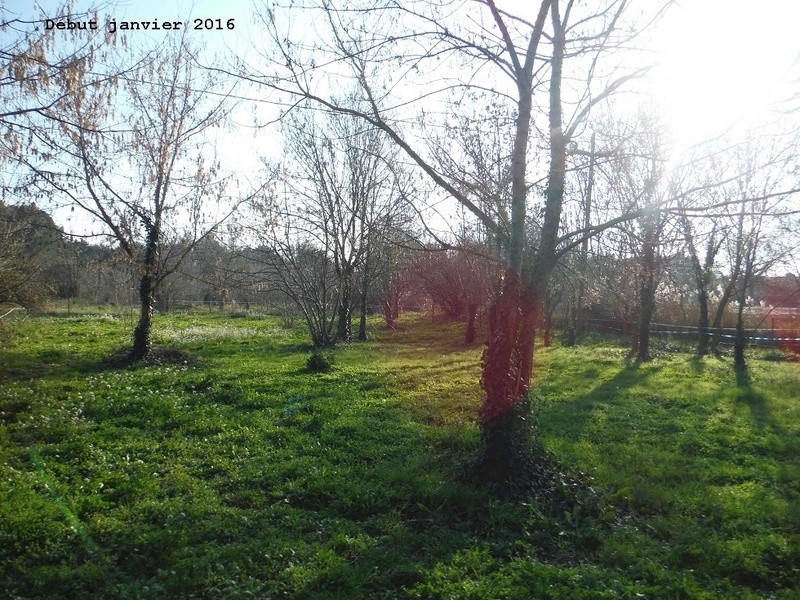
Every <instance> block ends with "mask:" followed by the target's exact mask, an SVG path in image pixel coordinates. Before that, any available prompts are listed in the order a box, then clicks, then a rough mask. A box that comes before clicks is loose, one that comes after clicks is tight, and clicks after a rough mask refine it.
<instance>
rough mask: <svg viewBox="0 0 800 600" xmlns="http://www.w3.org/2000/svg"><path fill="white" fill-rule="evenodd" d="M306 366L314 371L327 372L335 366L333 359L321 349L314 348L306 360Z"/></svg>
mask: <svg viewBox="0 0 800 600" xmlns="http://www.w3.org/2000/svg"><path fill="white" fill-rule="evenodd" d="M306 367H307V368H308V370H309V371H311V372H313V373H327V372H328V371H330V370H331V368H333V360H332V359H331V357H330V356H329V355H327V354H324V353H323V352H322V351H321V350H314V352H312V353H311V356H309V357H308V360H307V361H306Z"/></svg>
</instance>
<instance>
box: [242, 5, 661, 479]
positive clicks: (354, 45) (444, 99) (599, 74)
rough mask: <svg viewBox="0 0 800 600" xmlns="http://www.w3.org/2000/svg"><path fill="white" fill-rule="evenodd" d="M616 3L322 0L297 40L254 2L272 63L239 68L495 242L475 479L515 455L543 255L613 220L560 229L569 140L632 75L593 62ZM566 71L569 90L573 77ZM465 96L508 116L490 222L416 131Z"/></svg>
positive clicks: (476, 195) (545, 275) (510, 470)
mask: <svg viewBox="0 0 800 600" xmlns="http://www.w3.org/2000/svg"><path fill="white" fill-rule="evenodd" d="M628 4H629V3H628V2H625V1H618V0H608V1H605V2H602V3H601V6H593V7H592V8H587V7H585V6H584V5H582V4H580V3H576V2H574V1H573V0H566V1H564V0H543V1H542V2H539V3H537V4H536V6H534V7H531V8H530V9H529V10H528V11H526V13H525V14H511V13H509V12H507V11H505V10H503V9H502V8H500V7H499V6H498V5H497V3H496V2H494V0H482V1H480V2H463V3H458V4H457V5H453V4H452V3H429V2H402V3H399V2H389V3H388V4H387V3H386V2H380V3H369V2H368V3H365V4H363V5H361V6H359V7H354V6H350V7H348V8H347V9H342V10H338V9H336V8H335V7H332V6H330V5H329V4H327V3H324V4H322V6H320V7H319V8H318V9H317V11H316V13H313V9H312V11H309V10H308V7H304V9H306V11H305V16H304V18H314V19H315V21H316V22H317V23H319V24H320V25H322V24H325V25H327V27H328V33H329V36H328V37H327V38H325V39H324V40H319V41H318V42H317V43H316V44H311V46H310V47H309V45H308V44H300V43H297V42H296V40H293V39H291V37H290V35H289V34H287V32H286V31H285V30H284V28H285V27H286V24H285V22H284V20H283V17H284V16H285V13H284V12H283V11H282V10H278V9H274V8H271V7H264V9H263V11H262V13H261V16H262V17H263V21H264V25H265V28H266V31H267V32H268V33H269V34H270V36H271V38H272V42H273V48H272V51H271V54H272V55H273V56H275V61H274V63H272V64H270V65H269V68H270V70H271V73H270V74H268V75H264V76H259V75H258V74H256V73H252V72H251V73H250V74H249V78H250V79H251V80H252V81H255V82H259V83H262V84H263V85H265V86H267V87H269V88H270V89H271V90H273V91H278V92H283V93H286V94H288V95H290V97H291V99H290V100H289V102H290V103H292V104H296V103H302V102H310V103H312V104H314V105H316V106H317V107H321V108H325V109H327V110H329V111H331V112H334V113H337V114H345V115H351V116H355V117H357V118H359V119H361V120H363V121H364V122H365V123H368V124H370V125H371V126H372V127H375V128H378V129H381V130H382V131H383V132H384V133H385V134H386V135H387V136H388V138H389V139H391V140H392V142H393V143H394V144H395V145H396V146H397V147H399V148H400V149H401V150H402V151H403V152H404V154H405V156H406V157H407V158H408V159H409V160H410V161H411V162H412V163H413V164H415V165H416V167H417V168H418V169H419V170H420V171H421V172H422V173H424V174H425V175H426V176H427V177H428V178H429V180H430V181H431V182H432V183H434V184H435V185H436V186H438V187H439V188H440V189H441V190H442V191H444V192H445V193H447V194H448V195H449V196H451V197H452V198H454V199H455V200H456V201H457V202H459V203H460V204H461V205H463V206H464V207H465V208H466V209H467V210H469V211H470V212H471V213H472V214H473V215H474V216H475V217H476V218H477V219H478V220H479V221H480V223H481V225H482V226H483V227H484V228H485V230H486V232H487V233H488V234H489V235H490V236H491V238H492V239H493V241H494V243H495V244H496V246H497V247H498V248H499V249H500V252H501V255H502V260H503V263H504V266H503V275H502V278H501V280H502V284H501V287H500V291H499V293H497V294H496V296H495V298H494V301H493V303H492V307H491V308H490V310H489V329H490V331H489V341H488V344H487V347H486V350H485V352H484V356H483V375H482V378H481V382H482V386H483V389H484V393H485V395H484V402H483V406H482V407H481V410H480V414H479V424H480V427H481V431H482V438H483V442H484V455H483V459H482V460H481V461H480V464H479V466H478V476H479V478H481V479H483V480H486V481H494V482H503V481H507V480H508V479H509V477H511V476H512V475H513V474H514V471H515V470H517V468H519V467H521V466H523V464H524V463H525V461H526V460H527V458H526V457H525V452H526V451H527V448H528V447H529V437H528V436H529V435H530V431H529V429H528V428H527V427H526V426H525V422H526V417H525V415H524V399H525V398H526V395H527V392H528V388H529V385H530V380H531V375H532V372H533V350H534V336H535V329H536V324H537V321H538V319H539V313H540V310H541V302H542V300H543V298H545V297H546V295H547V289H548V284H549V281H550V276H551V274H552V272H553V269H554V268H555V265H556V262H557V261H558V259H559V257H560V256H561V255H562V254H563V253H564V252H566V251H568V250H569V249H571V248H572V247H575V246H576V245H580V244H581V238H582V237H585V236H587V235H591V234H593V233H596V232H598V231H601V230H602V229H604V228H606V227H609V226H611V225H612V224H611V223H609V224H599V225H593V226H591V227H589V228H584V229H581V230H577V231H562V230H561V225H562V211H563V205H564V200H565V187H566V175H567V166H568V160H567V159H568V153H569V148H570V144H571V142H572V141H574V140H575V139H576V136H578V135H579V134H580V133H581V132H582V127H583V125H584V123H585V122H586V119H587V118H588V117H589V115H590V114H591V112H592V110H593V108H594V107H595V106H597V105H598V104H599V103H601V102H603V101H604V100H605V99H606V98H608V97H609V96H610V95H611V94H613V93H614V92H615V91H617V90H618V89H619V88H621V87H622V86H623V84H625V82H626V81H628V80H629V79H631V78H632V77H635V76H637V75H639V74H641V72H642V71H641V70H630V71H627V72H613V71H611V70H603V69H602V68H601V66H602V63H603V61H602V58H603V56H604V54H605V52H606V51H608V50H611V49H613V48H618V47H620V46H621V45H622V44H623V43H624V42H627V41H630V39H632V37H634V36H635V34H636V32H637V30H636V29H635V28H632V27H631V23H628V22H626V8H627V7H628ZM655 8H656V10H655V13H657V12H658V11H659V7H655ZM310 13H313V16H308V15H309V14H310ZM570 67H572V70H571V71H569V72H568V73H565V69H569V68H570ZM490 72H491V74H490ZM275 73H278V75H277V76H276V75H275ZM343 76H349V77H351V79H352V80H353V81H355V82H356V83H357V84H358V86H359V95H360V99H361V100H362V104H361V105H359V106H358V107H354V106H352V105H343V104H341V103H339V102H337V101H336V99H335V97H333V96H332V95H331V94H330V93H328V91H329V89H330V86H331V85H332V80H333V79H334V78H337V79H341V77H343ZM578 80H580V81H583V82H584V84H583V87H582V88H576V87H575V86H574V85H573V84H572V82H574V81H578ZM565 81H567V82H569V83H567V84H566V86H565V83H564V82H565ZM412 90H418V91H417V92H414V91H412ZM465 90H466V92H465ZM467 92H468V93H467ZM540 97H542V99H543V100H544V102H539V99H540ZM477 98H481V99H482V100H485V101H486V102H487V103H488V104H490V105H491V104H496V103H500V104H503V105H505V106H507V107H508V109H509V111H508V112H510V113H512V114H513V115H514V118H513V123H511V124H510V127H509V135H508V136H507V139H508V140H509V141H508V146H507V147H506V149H505V155H506V156H508V162H509V165H510V166H509V171H508V173H509V179H510V193H509V194H508V199H507V215H508V218H507V219H501V218H498V215H499V214H500V211H499V210H494V211H489V210H487V209H485V207H486V205H487V204H488V203H489V202H490V201H491V199H489V198H485V197H481V196H480V190H471V189H465V188H464V187H462V186H461V185H459V183H458V182H454V181H452V180H451V179H450V178H448V176H447V174H446V172H445V170H444V169H441V168H440V166H439V165H438V163H437V161H436V153H435V152H431V151H430V149H429V147H428V145H427V144H426V142H425V136H424V133H421V131H422V130H424V129H425V128H429V127H431V126H438V127H447V126H448V125H449V121H451V117H450V116H451V115H453V114H457V113H458V112H459V111H461V110H462V108H461V101H462V100H464V104H472V103H474V102H475V101H476V100H477ZM535 102H536V103H535ZM565 102H568V103H569V104H567V106H568V108H567V109H565ZM362 106H363V108H362ZM534 107H537V108H543V110H544V112H545V114H546V115H547V119H546V120H547V123H546V124H543V126H542V128H541V130H542V131H544V132H545V137H544V139H543V140H541V146H543V147H545V148H546V149H547V150H546V151H547V152H548V153H549V160H547V161H540V162H539V166H540V167H541V168H540V169H539V170H538V171H537V170H533V169H530V168H529V166H530V162H531V159H532V158H533V157H532V156H531V153H532V152H534V151H535V150H537V149H538V148H537V145H536V144H533V143H532V128H533V124H534V117H535V116H536V111H534ZM414 109H416V115H414ZM415 116H416V119H417V120H416V122H415V121H414V120H413V119H414V117H415ZM543 163H544V164H543ZM542 171H544V172H545V173H546V175H545V176H544V178H543V179H544V181H545V185H544V190H543V196H544V197H543V202H542V203H541V205H540V206H537V207H536V208H538V211H537V212H538V213H539V219H538V220H537V221H538V222H537V224H536V225H535V227H536V231H535V234H534V233H532V232H531V231H530V230H529V225H530V224H531V220H530V219H529V217H530V216H531V212H532V211H530V209H531V208H532V206H533V205H534V198H533V190H534V189H536V188H535V187H534V183H533V182H534V181H536V180H538V179H539V178H540V177H542ZM627 218H630V217H627Z"/></svg>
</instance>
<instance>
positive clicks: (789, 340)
mask: <svg viewBox="0 0 800 600" xmlns="http://www.w3.org/2000/svg"><path fill="white" fill-rule="evenodd" d="M587 324H588V326H589V330H590V331H594V332H596V333H611V334H616V335H627V334H633V333H634V332H635V331H636V327H637V326H636V324H635V323H625V322H622V321H613V320H601V319H590V320H589V321H587ZM699 331H700V330H699V329H698V328H697V327H692V326H689V325H673V324H670V323H651V324H650V335H654V336H656V337H670V336H673V337H678V338H683V339H686V340H696V339H697V338H698V337H699ZM708 333H709V336H710V337H712V338H715V339H717V340H718V341H719V342H722V343H731V344H732V343H733V341H734V338H735V337H736V330H735V329H734V328H732V327H722V328H709V330H708ZM745 339H746V340H747V342H748V344H751V345H755V346H765V347H777V346H784V345H790V346H792V347H795V346H797V345H800V330H798V329H774V328H764V329H746V330H745Z"/></svg>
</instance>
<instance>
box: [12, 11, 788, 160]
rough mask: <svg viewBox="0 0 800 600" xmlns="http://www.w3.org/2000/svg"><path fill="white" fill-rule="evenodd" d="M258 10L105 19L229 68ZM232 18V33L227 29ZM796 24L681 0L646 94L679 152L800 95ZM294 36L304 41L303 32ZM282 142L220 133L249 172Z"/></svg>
mask: <svg viewBox="0 0 800 600" xmlns="http://www.w3.org/2000/svg"><path fill="white" fill-rule="evenodd" d="M656 1H657V0H643V3H645V4H646V3H647V2H656ZM0 3H2V4H3V5H4V6H5V8H6V9H8V10H11V11H15V10H18V11H20V12H23V13H26V12H29V11H30V7H31V2H30V0H5V2H3V0H0ZM58 4H59V3H58V2H55V1H51V0H42V1H41V2H40V6H42V7H43V9H44V11H45V12H47V10H48V6H52V8H53V10H55V9H56V7H57V6H58ZM77 4H78V6H80V5H83V4H85V2H82V1H81V2H77ZM259 4H260V3H259ZM500 4H501V6H504V7H506V8H508V9H509V10H512V11H516V12H518V13H519V14H522V15H525V16H527V17H528V18H529V19H531V20H532V19H533V18H534V17H535V15H534V14H533V13H534V12H535V10H536V5H537V4H538V3H536V2H531V1H530V0H524V1H523V0H502V1H501V2H500ZM253 7H254V2H253V1H252V0H228V1H226V2H219V0H195V1H194V2H183V1H180V0H120V1H119V2H109V3H108V7H107V8H105V9H103V11H102V15H101V21H103V20H104V19H105V18H114V19H115V20H116V21H117V23H118V27H119V26H120V25H119V24H120V23H121V22H122V21H153V20H158V21H159V22H160V23H163V22H164V21H176V20H180V21H187V22H188V24H189V27H190V31H189V33H190V35H191V37H192V38H193V39H195V41H197V43H199V44H201V45H202V46H203V47H204V48H205V49H206V50H207V51H208V52H210V53H214V54H216V55H217V57H218V59H220V60H222V61H223V63H224V62H232V59H234V58H235V57H236V56H237V55H240V56H241V55H245V54H249V55H250V57H251V58H254V59H255V60H257V58H255V55H254V50H253V49H254V48H263V47H264V43H263V40H262V38H263V35H264V32H263V31H262V30H261V29H260V28H259V27H258V26H257V25H255V24H254V19H253V11H254V9H253ZM526 13H530V14H526ZM194 19H202V20H203V21H202V25H205V19H212V20H216V19H219V20H220V21H219V23H220V25H221V26H222V29H216V28H214V29H213V30H211V31H204V30H199V31H198V30H195V29H193V28H192V26H193V24H194ZM230 19H233V21H230V23H231V24H232V25H233V29H228V23H229V20H230ZM799 23H800V1H798V0H762V1H761V2H758V3H754V2H752V1H747V0H682V1H681V2H678V3H677V4H676V5H675V6H673V7H672V8H671V9H670V10H669V11H668V12H667V13H666V15H665V16H664V18H663V19H662V21H661V22H660V23H659V24H658V26H657V28H656V29H655V32H654V35H653V38H652V39H651V40H650V42H649V47H650V48H651V54H649V55H648V60H650V59H652V61H653V62H655V64H656V66H655V67H654V69H653V70H652V71H651V73H650V75H649V77H648V80H647V83H646V86H647V87H648V88H649V91H650V92H651V93H652V95H653V97H654V98H655V103H656V104H657V105H658V106H659V107H660V109H661V110H662V112H663V114H664V121H665V123H666V124H667V127H668V128H669V129H670V130H671V132H672V136H673V140H674V145H675V148H676V152H680V151H682V150H683V149H685V148H688V147H689V146H691V145H692V144H697V143H699V142H701V141H702V140H703V139H705V138H708V137H711V136H714V135H717V134H719V133H721V132H723V131H725V130H726V129H728V128H730V127H733V126H736V125H741V124H742V123H747V122H748V120H749V119H751V118H753V116H754V115H757V114H758V113H760V112H763V111H764V110H766V109H767V108H768V107H769V106H771V105H774V103H776V102H778V101H780V100H782V99H785V98H786V97H787V96H790V95H791V94H793V93H797V92H798V91H800V68H798V64H800V34H798V33H797V26H798V24H799ZM216 24H217V22H216V21H213V25H215V26H216ZM184 27H185V25H184ZM292 34H299V35H298V37H302V32H295V31H293V32H292ZM168 35H175V33H174V32H170V31H164V30H161V31H159V32H142V31H133V32H130V33H129V34H128V36H129V39H130V40H131V41H134V40H135V39H139V36H142V37H143V38H144V36H147V37H148V38H149V39H153V40H158V39H159V38H160V37H163V36H168ZM262 110H264V109H262ZM248 111H249V107H246V106H243V107H242V108H241V109H240V112H239V113H238V120H239V121H241V122H244V121H246V120H247V115H248V114H249V112H248ZM262 114H263V113H262ZM278 140H279V136H278V134H277V133H276V132H272V133H270V132H269V131H253V130H247V129H244V130H241V131H238V132H236V133H233V134H229V135H220V138H219V142H218V146H219V148H218V149H219V151H220V153H222V154H224V155H226V156H228V157H229V158H230V157H232V158H233V162H234V163H236V164H237V165H238V166H239V167H241V168H242V170H243V172H246V173H250V174H252V172H253V170H254V169H255V168H256V165H257V162H258V156H259V155H261V154H267V155H271V156H279V155H280V147H279V141H278Z"/></svg>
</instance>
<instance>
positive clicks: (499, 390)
mask: <svg viewBox="0 0 800 600" xmlns="http://www.w3.org/2000/svg"><path fill="white" fill-rule="evenodd" d="M537 318H538V311H537V308H536V301H535V299H534V298H533V295H532V294H531V293H530V292H529V291H528V290H527V289H525V286H523V285H522V282H520V280H519V278H518V277H516V276H515V274H514V273H513V271H511V272H507V274H506V281H505V282H504V285H503V289H502V291H501V293H500V295H499V297H498V298H497V299H496V300H495V302H494V303H493V305H492V307H491V308H490V311H489V341H488V344H487V347H486V349H485V350H484V352H483V375H482V377H481V384H482V385H483V389H484V393H485V395H484V401H483V406H481V410H480V416H479V424H480V427H481V438H482V440H483V443H484V452H483V456H482V458H481V461H480V463H479V469H478V475H479V478H480V479H481V480H483V481H488V482H494V483H499V482H505V481H507V480H508V479H509V477H510V476H511V475H512V474H513V472H514V471H515V467H516V466H517V464H518V461H519V459H520V456H521V455H523V453H524V452H525V450H526V449H527V447H528V446H529V444H530V438H531V435H532V431H531V430H530V428H529V426H528V423H527V417H528V415H525V414H524V411H521V408H522V407H520V406H517V405H519V404H520V402H524V399H525V397H526V394H527V392H528V387H529V385H530V380H531V373H532V370H533V349H534V336H535V334H536V319H537Z"/></svg>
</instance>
